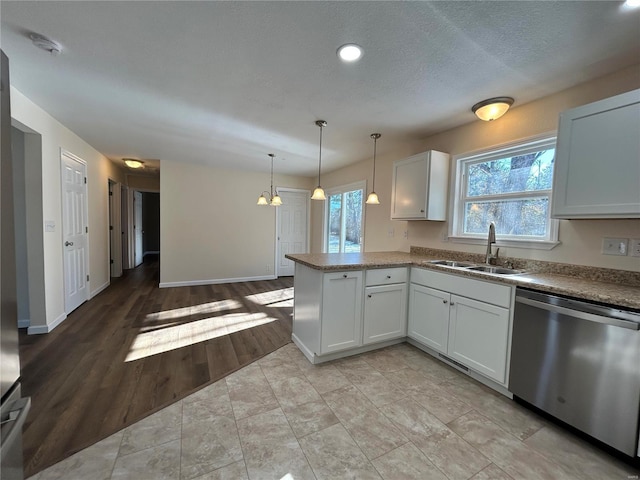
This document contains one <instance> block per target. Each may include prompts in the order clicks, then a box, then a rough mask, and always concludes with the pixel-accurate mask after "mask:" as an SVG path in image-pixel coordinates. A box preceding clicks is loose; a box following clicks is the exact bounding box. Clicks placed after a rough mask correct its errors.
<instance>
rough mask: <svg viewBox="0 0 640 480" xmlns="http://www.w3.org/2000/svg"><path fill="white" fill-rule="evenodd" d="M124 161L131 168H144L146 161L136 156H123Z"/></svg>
mask: <svg viewBox="0 0 640 480" xmlns="http://www.w3.org/2000/svg"><path fill="white" fill-rule="evenodd" d="M123 160H124V163H125V164H126V165H127V167H129V168H133V169H136V168H142V167H143V166H144V162H143V161H141V160H136V159H135V158H123Z"/></svg>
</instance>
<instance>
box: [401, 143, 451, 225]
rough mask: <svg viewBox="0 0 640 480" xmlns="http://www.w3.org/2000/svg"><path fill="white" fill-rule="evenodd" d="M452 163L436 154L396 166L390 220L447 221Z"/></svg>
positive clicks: (447, 155)
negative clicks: (450, 165)
mask: <svg viewBox="0 0 640 480" xmlns="http://www.w3.org/2000/svg"><path fill="white" fill-rule="evenodd" d="M449 162H450V156H449V154H447V153H442V152H436V151H435V150H430V151H428V152H424V153H420V154H418V155H414V156H412V157H409V158H407V159H405V160H399V161H397V162H394V164H393V183H392V192H391V219H392V220H438V221H445V220H446V219H447V190H448V188H447V187H448V185H449Z"/></svg>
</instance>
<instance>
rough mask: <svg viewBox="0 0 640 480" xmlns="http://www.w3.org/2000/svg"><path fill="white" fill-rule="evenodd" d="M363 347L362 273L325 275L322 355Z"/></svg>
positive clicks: (323, 281)
mask: <svg viewBox="0 0 640 480" xmlns="http://www.w3.org/2000/svg"><path fill="white" fill-rule="evenodd" d="M360 345H362V272H361V271H350V272H335V273H325V274H324V276H323V279H322V319H321V339H320V353H321V354H325V353H331V352H337V351H339V350H345V349H348V348H354V347H358V346H360Z"/></svg>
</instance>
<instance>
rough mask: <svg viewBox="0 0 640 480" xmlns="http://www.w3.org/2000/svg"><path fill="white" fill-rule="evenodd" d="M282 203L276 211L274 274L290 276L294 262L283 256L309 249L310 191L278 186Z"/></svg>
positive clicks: (304, 251) (293, 268)
mask: <svg viewBox="0 0 640 480" xmlns="http://www.w3.org/2000/svg"><path fill="white" fill-rule="evenodd" d="M278 193H279V194H280V197H281V198H282V205H281V206H279V207H278V208H277V213H276V276H278V277H287V276H292V275H293V274H294V271H295V265H294V263H293V262H292V261H291V260H289V259H287V258H285V255H287V254H289V253H307V252H308V251H309V208H310V203H309V202H310V200H309V199H310V192H309V191H308V190H297V189H288V188H279V189H278Z"/></svg>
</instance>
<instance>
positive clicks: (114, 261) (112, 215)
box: [109, 180, 123, 277]
mask: <svg viewBox="0 0 640 480" xmlns="http://www.w3.org/2000/svg"><path fill="white" fill-rule="evenodd" d="M121 190H122V186H121V185H120V184H119V183H117V182H114V181H113V180H109V263H110V275H111V277H121V276H122V238H121V237H122V233H123V232H122V227H121V221H120V217H121V215H122V208H121V205H120V204H121V202H122V194H121Z"/></svg>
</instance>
